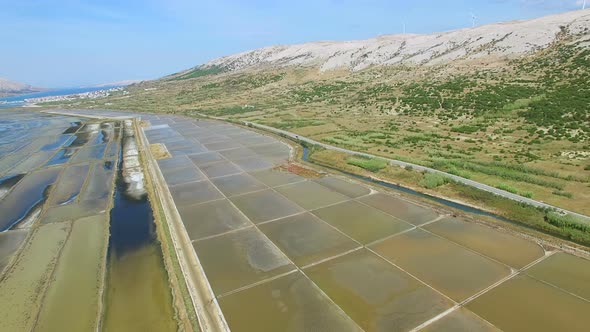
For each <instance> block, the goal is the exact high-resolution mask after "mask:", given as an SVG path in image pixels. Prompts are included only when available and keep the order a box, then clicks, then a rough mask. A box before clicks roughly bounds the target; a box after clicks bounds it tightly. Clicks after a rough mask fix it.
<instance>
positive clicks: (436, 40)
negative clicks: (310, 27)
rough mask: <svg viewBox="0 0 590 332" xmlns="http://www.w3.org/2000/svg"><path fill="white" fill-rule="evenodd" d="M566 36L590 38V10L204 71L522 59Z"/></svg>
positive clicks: (272, 50)
mask: <svg viewBox="0 0 590 332" xmlns="http://www.w3.org/2000/svg"><path fill="white" fill-rule="evenodd" d="M564 34H566V35H570V36H576V37H577V38H580V39H582V40H584V39H590V10H588V9H587V10H578V11H573V12H567V13H563V14H558V15H552V16H546V17H542V18H538V19H534V20H529V21H514V22H506V23H497V24H491V25H485V26H480V27H475V28H469V29H461V30H455V31H450V32H442V33H435V34H429V35H415V34H397V35H385V36H379V37H376V38H372V39H367V40H358V41H334V42H314V43H306V44H300V45H288V46H271V47H265V48H261V49H257V50H253V51H247V52H243V53H239V54H235V55H230V56H225V57H222V58H219V59H215V60H212V61H210V62H208V63H206V64H204V65H202V66H200V68H210V67H213V66H219V67H223V68H225V69H226V70H231V71H234V70H240V69H245V68H251V67H260V66H275V67H283V66H297V65H318V66H319V67H320V70H321V71H326V70H332V69H336V68H348V69H350V70H353V71H356V70H361V69H364V68H367V67H369V66H371V65H394V64H411V65H434V64H441V63H447V62H451V61H454V60H460V59H466V60H469V59H478V58H482V57H488V56H496V57H518V56H521V55H526V54H530V53H532V52H535V51H538V50H542V49H544V48H547V47H548V46H550V45H551V44H552V43H553V42H555V41H556V40H558V39H559V38H562V37H563V36H564ZM585 44H586V45H588V43H585Z"/></svg>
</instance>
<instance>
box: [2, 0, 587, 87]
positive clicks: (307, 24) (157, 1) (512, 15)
mask: <svg viewBox="0 0 590 332" xmlns="http://www.w3.org/2000/svg"><path fill="white" fill-rule="evenodd" d="M581 1H582V0H445V1H429V0H423V1H410V0H406V1H402V0H356V1H355V0H298V1H293V0H291V1H281V0H275V1H271V0H251V1H244V0H192V1H191V0H143V1H140V0H100V1H99V0H61V1H58V0H16V1H15V0H0V45H1V46H0V77H6V78H9V79H12V80H16V81H21V82H26V83H29V84H33V85H37V86H43V87H65V86H78V85H85V84H96V83H105V82H112V81H119V80H125V79H150V78H157V77H161V76H163V75H166V74H170V73H173V72H176V71H179V70H182V69H186V68H189V67H192V66H195V65H197V64H200V63H203V62H205V61H207V60H209V59H213V58H216V57H219V56H223V55H227V54H232V53H236V52H239V51H244V50H249V49H253V48H258V47H263V46H268V45H274V44H293V43H302V42H307V41H317V40H349V39H364V38H370V37H373V36H376V35H380V34H391V33H400V32H401V31H402V26H403V22H405V24H406V30H407V32H412V33H430V32H436V31H445V30H452V29H457V28H463V27H468V26H470V25H471V15H470V13H471V12H473V13H475V14H476V15H477V16H478V21H477V23H478V25H481V24H486V23H492V22H498V21H509V20H515V19H528V18H534V17H539V16H544V15H548V14H552V13H559V12H564V11H568V10H574V9H578V8H580V7H581Z"/></svg>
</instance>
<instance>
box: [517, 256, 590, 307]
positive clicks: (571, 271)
mask: <svg viewBox="0 0 590 332" xmlns="http://www.w3.org/2000/svg"><path fill="white" fill-rule="evenodd" d="M526 274H528V275H530V276H532V277H533V278H536V279H539V280H543V281H545V282H548V283H550V284H552V285H555V286H557V287H560V288H562V289H565V290H566V291H568V292H571V293H573V294H576V295H577V296H580V297H583V298H585V299H586V300H588V301H590V261H589V260H587V259H583V258H580V257H576V256H573V255H570V254H566V253H563V252H559V253H556V254H554V255H552V256H551V257H548V258H546V259H545V260H543V261H542V262H540V263H538V264H536V265H534V266H532V267H531V268H530V269H528V270H526Z"/></svg>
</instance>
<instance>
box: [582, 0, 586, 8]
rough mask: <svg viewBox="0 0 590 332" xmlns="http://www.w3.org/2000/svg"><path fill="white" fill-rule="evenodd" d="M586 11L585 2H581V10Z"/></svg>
mask: <svg viewBox="0 0 590 332" xmlns="http://www.w3.org/2000/svg"><path fill="white" fill-rule="evenodd" d="M584 9H586V0H584V2H582V10H584Z"/></svg>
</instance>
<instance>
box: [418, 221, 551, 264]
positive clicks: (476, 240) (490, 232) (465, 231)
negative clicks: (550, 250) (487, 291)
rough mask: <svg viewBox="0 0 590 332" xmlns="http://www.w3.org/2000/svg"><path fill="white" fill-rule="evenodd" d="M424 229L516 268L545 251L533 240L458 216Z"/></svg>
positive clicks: (541, 255)
mask: <svg viewBox="0 0 590 332" xmlns="http://www.w3.org/2000/svg"><path fill="white" fill-rule="evenodd" d="M424 228H425V229H427V230H428V231H430V232H433V233H435V234H437V235H440V236H442V237H445V238H447V239H449V240H451V241H453V242H456V243H459V244H461V245H463V246H465V247H468V248H470V249H472V250H475V251H477V252H480V253H482V254H484V255H486V256H488V257H491V258H493V259H495V260H498V261H500V262H502V263H504V264H506V265H509V266H512V267H514V268H522V267H524V266H526V265H528V264H530V263H532V262H533V261H534V260H536V259H538V258H540V257H543V255H544V254H545V251H544V250H543V248H541V246H539V245H538V244H536V243H534V242H532V241H528V240H525V239H523V238H520V237H517V236H514V235H510V234H508V233H504V232H500V231H497V230H494V229H493V228H490V227H486V226H483V225H479V224H476V223H471V222H466V221H463V220H460V219H457V218H445V219H443V220H439V221H437V222H435V223H432V224H429V225H427V226H426V227H424Z"/></svg>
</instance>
